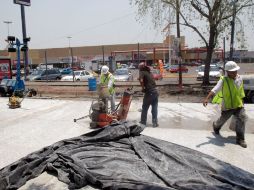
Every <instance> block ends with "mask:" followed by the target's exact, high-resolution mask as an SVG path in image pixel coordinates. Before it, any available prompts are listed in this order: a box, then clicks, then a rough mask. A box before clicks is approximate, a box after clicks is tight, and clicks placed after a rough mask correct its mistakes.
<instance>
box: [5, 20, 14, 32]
mask: <svg viewBox="0 0 254 190" xmlns="http://www.w3.org/2000/svg"><path fill="white" fill-rule="evenodd" d="M4 23H5V24H6V25H7V30H8V36H10V28H9V25H10V24H12V21H4Z"/></svg>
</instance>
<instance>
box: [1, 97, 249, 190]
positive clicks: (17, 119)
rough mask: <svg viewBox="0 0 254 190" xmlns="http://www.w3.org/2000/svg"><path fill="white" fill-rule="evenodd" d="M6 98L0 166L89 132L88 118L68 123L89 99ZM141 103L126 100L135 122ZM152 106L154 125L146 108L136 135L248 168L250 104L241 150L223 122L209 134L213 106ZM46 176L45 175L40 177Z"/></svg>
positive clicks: (82, 112)
mask: <svg viewBox="0 0 254 190" xmlns="http://www.w3.org/2000/svg"><path fill="white" fill-rule="evenodd" d="M7 103H8V98H0V113H1V114H0V120H1V124H0V155H4V156H1V158H0V168H3V167H5V166H7V165H9V164H11V163H13V162H15V161H16V160H18V159H20V158H21V157H24V156H26V155H27V154H29V153H31V152H34V151H36V150H39V149H41V148H43V147H45V146H48V145H51V144H53V143H55V142H57V141H61V140H63V139H68V138H71V137H76V136H79V135H81V134H84V133H87V132H89V131H91V129H90V128H89V122H90V119H89V118H86V119H83V120H79V121H77V122H76V123H74V122H73V119H74V118H79V117H82V116H84V115H87V114H88V112H89V107H90V105H91V101H82V100H55V99H29V98H27V99H25V100H24V101H23V102H22V106H21V108H19V109H9V108H8V106H7ZM141 105H142V101H139V100H133V101H132V104H131V107H130V111H129V115H128V119H130V120H136V121H139V119H140V112H139V109H140V108H141ZM158 110H159V111H158V112H159V117H158V119H159V124H160V126H159V127H158V128H152V127H151V126H150V125H151V113H150V111H149V115H148V118H149V119H148V127H147V128H146V129H145V130H144V131H143V132H142V134H144V135H148V136H152V137H155V138H158V139H162V140H165V141H169V142H173V143H176V144H179V145H182V146H185V147H189V148H191V149H195V150H197V151H200V152H203V153H205V154H208V155H211V156H213V157H215V158H217V159H220V160H222V161H225V162H228V163H231V164H233V165H235V166H237V167H240V168H242V169H244V170H246V171H249V172H251V173H254V165H253V163H254V157H253V153H254V127H253V122H254V113H253V110H254V105H253V104H247V105H246V112H247V114H248V117H249V120H248V122H247V126H246V142H247V144H248V148H246V149H244V148H241V147H240V146H238V145H236V144H235V133H234V132H232V131H230V130H229V129H228V125H229V123H227V126H224V128H223V130H222V132H221V134H222V136H221V137H218V136H214V135H213V133H212V132H211V130H212V128H211V123H212V121H213V120H214V119H216V118H217V116H218V113H219V109H218V107H215V106H213V105H208V107H207V108H204V107H203V106H202V105H201V104H197V103H159V109H158ZM149 124H150V125H149ZM51 178H52V177H51ZM51 178H50V177H48V176H47V177H45V179H46V181H47V180H51ZM39 179H40V178H39ZM37 183H40V180H39V181H37ZM43 183H45V181H44V182H43ZM49 183H50V182H49ZM51 183H52V181H51ZM52 189H53V188H52Z"/></svg>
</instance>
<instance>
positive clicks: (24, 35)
mask: <svg viewBox="0 0 254 190" xmlns="http://www.w3.org/2000/svg"><path fill="white" fill-rule="evenodd" d="M20 10H21V22H22V33H23V44H24V46H26V47H27V42H28V41H27V36H26V17H25V7H24V5H20ZM23 60H24V72H25V80H26V77H27V75H28V74H29V73H28V68H27V67H28V48H27V49H26V50H25V51H24V57H23Z"/></svg>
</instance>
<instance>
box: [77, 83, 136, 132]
mask: <svg viewBox="0 0 254 190" xmlns="http://www.w3.org/2000/svg"><path fill="white" fill-rule="evenodd" d="M107 92H108V89H107V88H103V87H100V88H99V91H98V94H99V98H98V100H97V101H96V102H95V103H94V102H92V105H91V107H90V110H89V115H86V116H84V117H81V118H78V119H74V122H76V121H77V120H80V119H84V118H87V117H90V119H91V123H90V127H91V128H97V127H99V128H102V127H105V126H107V125H110V124H111V123H114V122H117V121H124V120H126V118H127V115H128V112H129V108H130V104H131V100H132V95H133V92H132V89H130V88H127V89H126V90H125V91H124V93H123V95H122V98H121V100H120V102H119V104H118V105H117V106H116V108H115V110H114V111H111V109H109V107H108V100H109V94H108V93H107Z"/></svg>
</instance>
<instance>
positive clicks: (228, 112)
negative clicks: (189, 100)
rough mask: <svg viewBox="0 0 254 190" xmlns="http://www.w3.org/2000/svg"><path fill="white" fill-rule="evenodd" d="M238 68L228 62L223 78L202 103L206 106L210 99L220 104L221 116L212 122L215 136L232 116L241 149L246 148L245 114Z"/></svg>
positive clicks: (231, 62)
mask: <svg viewBox="0 0 254 190" xmlns="http://www.w3.org/2000/svg"><path fill="white" fill-rule="evenodd" d="M239 69H240V67H239V66H238V65H237V64H236V63H235V62H234V61H228V62H227V63H226V64H225V71H226V74H225V76H222V77H221V78H220V80H219V81H218V83H217V84H216V86H215V87H214V88H213V89H212V90H211V91H210V92H209V94H208V95H207V97H206V98H205V99H204V101H203V105H204V106H207V104H208V101H209V99H210V98H211V97H213V96H214V95H216V96H215V97H214V99H213V102H214V103H221V116H220V118H219V119H218V120H217V121H215V122H213V130H214V133H215V134H216V135H219V134H220V129H221V127H222V126H223V125H224V123H225V122H226V121H227V120H228V119H229V118H230V117H231V116H232V115H233V116H234V118H235V120H236V122H235V131H236V143H237V144H239V145H240V146H241V147H243V148H247V144H246V142H245V137H244V133H245V123H246V121H247V115H246V114H245V109H244V104H243V98H244V97H245V94H244V89H243V80H242V77H241V76H240V75H239V74H237V71H238V70H239Z"/></svg>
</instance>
